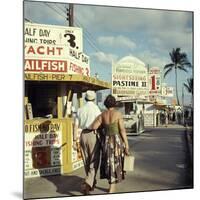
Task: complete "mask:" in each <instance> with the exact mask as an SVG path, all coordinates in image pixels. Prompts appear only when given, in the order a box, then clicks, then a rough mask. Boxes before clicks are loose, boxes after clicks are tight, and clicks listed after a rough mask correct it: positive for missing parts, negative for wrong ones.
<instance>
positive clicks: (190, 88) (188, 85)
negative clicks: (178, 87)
mask: <svg viewBox="0 0 200 200" xmlns="http://www.w3.org/2000/svg"><path fill="white" fill-rule="evenodd" d="M183 85H184V86H185V88H186V89H187V91H188V92H189V93H191V94H192V96H193V78H188V79H187V83H184V84H183Z"/></svg>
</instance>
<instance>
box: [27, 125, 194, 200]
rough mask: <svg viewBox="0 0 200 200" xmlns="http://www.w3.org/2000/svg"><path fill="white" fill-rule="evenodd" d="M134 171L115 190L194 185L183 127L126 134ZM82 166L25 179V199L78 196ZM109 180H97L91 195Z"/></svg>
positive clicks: (128, 173)
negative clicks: (71, 171)
mask: <svg viewBox="0 0 200 200" xmlns="http://www.w3.org/2000/svg"><path fill="white" fill-rule="evenodd" d="M128 140H129V146H130V149H131V153H132V154H133V155H134V156H135V170H134V171H133V172H127V174H126V179H125V180H124V181H122V182H121V183H119V184H118V185H117V191H116V192H117V193H125V192H143V191H156V190H170V189H186V188H192V187H193V178H192V164H191V158H190V154H189V150H188V144H187V137H186V132H185V129H184V128H151V129H146V131H145V132H144V133H142V134H140V135H138V136H131V135H130V136H128ZM83 178H84V170H83V168H81V169H78V170H76V171H74V172H73V173H70V174H66V175H62V176H49V177H38V178H29V179H26V180H25V182H24V198H26V199H27V198H39V197H58V196H74V195H75V196H79V195H83V194H82V193H81V192H80V184H81V182H82V181H83ZM107 188H108V183H107V181H106V180H100V179H97V187H96V188H95V190H94V191H92V192H91V194H93V195H94V194H106V193H107Z"/></svg>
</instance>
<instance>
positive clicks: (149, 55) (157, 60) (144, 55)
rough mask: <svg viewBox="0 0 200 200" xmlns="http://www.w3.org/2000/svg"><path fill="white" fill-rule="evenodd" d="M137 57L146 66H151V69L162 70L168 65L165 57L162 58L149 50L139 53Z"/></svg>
mask: <svg viewBox="0 0 200 200" xmlns="http://www.w3.org/2000/svg"><path fill="white" fill-rule="evenodd" d="M137 57H138V58H139V59H140V60H142V61H143V62H144V63H145V64H146V65H149V66H150V67H159V68H160V69H161V70H162V69H163V67H164V66H165V65H166V64H168V60H166V58H165V57H161V56H160V55H158V54H156V53H154V52H151V51H148V50H146V51H143V52H140V53H138V54H137Z"/></svg>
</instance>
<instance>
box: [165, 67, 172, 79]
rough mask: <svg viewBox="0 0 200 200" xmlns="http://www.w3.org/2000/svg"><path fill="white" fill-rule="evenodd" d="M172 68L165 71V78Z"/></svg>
mask: <svg viewBox="0 0 200 200" xmlns="http://www.w3.org/2000/svg"><path fill="white" fill-rule="evenodd" d="M171 70H172V68H169V69H168V70H167V71H166V72H165V73H164V78H165V77H166V75H167V74H168V73H169V72H170V71H171Z"/></svg>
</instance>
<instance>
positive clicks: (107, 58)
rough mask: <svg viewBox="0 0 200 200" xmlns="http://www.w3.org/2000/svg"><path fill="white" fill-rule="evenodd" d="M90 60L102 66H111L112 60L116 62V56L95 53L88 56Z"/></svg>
mask: <svg viewBox="0 0 200 200" xmlns="http://www.w3.org/2000/svg"><path fill="white" fill-rule="evenodd" d="M90 56H91V58H92V59H96V60H97V61H98V62H100V63H102V64H105V63H106V64H108V63H109V64H111V63H112V60H113V61H115V60H117V58H118V56H116V55H114V54H105V53H104V52H96V53H93V54H91V55H90Z"/></svg>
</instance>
